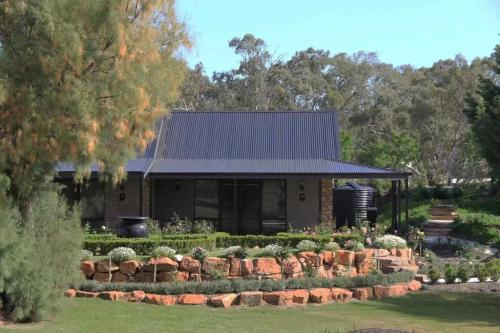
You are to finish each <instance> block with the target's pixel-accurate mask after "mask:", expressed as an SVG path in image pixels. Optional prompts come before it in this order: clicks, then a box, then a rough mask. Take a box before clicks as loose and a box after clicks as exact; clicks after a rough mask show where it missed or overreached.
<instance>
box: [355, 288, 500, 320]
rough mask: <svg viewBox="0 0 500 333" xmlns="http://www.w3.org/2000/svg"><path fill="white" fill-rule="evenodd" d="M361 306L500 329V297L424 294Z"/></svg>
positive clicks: (473, 294)
mask: <svg viewBox="0 0 500 333" xmlns="http://www.w3.org/2000/svg"><path fill="white" fill-rule="evenodd" d="M360 305H362V306H366V307H373V306H375V307H377V308H378V309H380V310H386V311H391V312H394V313H400V314H402V315H406V316H411V317H418V318H421V319H429V320H433V321H436V322H440V323H461V324H473V325H480V326H495V327H496V326H498V327H500V316H499V310H500V294H486V293H425V292H424V293H420V294H409V295H407V296H406V297H396V298H385V299H383V300H379V301H375V302H365V303H362V304H360Z"/></svg>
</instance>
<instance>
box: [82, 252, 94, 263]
mask: <svg viewBox="0 0 500 333" xmlns="http://www.w3.org/2000/svg"><path fill="white" fill-rule="evenodd" d="M93 256H94V254H93V253H92V251H89V250H81V251H80V261H85V260H92V257H93Z"/></svg>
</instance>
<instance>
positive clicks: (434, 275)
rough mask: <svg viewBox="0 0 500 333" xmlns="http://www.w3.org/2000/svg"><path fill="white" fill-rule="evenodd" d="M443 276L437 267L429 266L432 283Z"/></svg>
mask: <svg viewBox="0 0 500 333" xmlns="http://www.w3.org/2000/svg"><path fill="white" fill-rule="evenodd" d="M440 278H441V273H440V272H439V269H438V268H437V267H434V266H432V267H431V268H429V279H430V280H431V282H432V283H436V282H437V281H438V280H439V279H440Z"/></svg>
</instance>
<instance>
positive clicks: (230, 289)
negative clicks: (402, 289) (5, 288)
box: [73, 271, 414, 295]
mask: <svg viewBox="0 0 500 333" xmlns="http://www.w3.org/2000/svg"><path fill="white" fill-rule="evenodd" d="M413 277H414V274H413V272H409V271H403V272H397V273H392V274H382V273H374V274H369V275H365V276H355V277H336V278H333V279H327V278H317V277H311V278H302V279H286V280H277V281H275V280H272V279H265V280H245V279H237V280H217V281H206V282H194V281H192V282H170V283H112V282H108V283H99V282H96V281H92V280H91V281H86V282H83V283H82V284H80V285H76V286H73V287H76V289H78V290H83V291H91V292H103V291H124V292H130V291H134V290H142V291H144V292H146V293H151V294H160V295H179V294H207V295H213V294H223V293H240V292H243V291H257V290H260V291H268V292H269V291H280V290H293V289H311V288H359V287H370V286H375V285H391V284H395V283H405V282H409V281H411V280H412V279H413Z"/></svg>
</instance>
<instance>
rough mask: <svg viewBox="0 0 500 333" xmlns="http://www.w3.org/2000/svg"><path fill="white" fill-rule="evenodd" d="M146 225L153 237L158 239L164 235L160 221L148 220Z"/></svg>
mask: <svg viewBox="0 0 500 333" xmlns="http://www.w3.org/2000/svg"><path fill="white" fill-rule="evenodd" d="M145 223H146V227H147V228H148V231H149V235H150V236H151V237H158V236H161V235H162V230H161V226H160V222H159V221H158V220H153V219H147V220H146V222H145Z"/></svg>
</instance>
